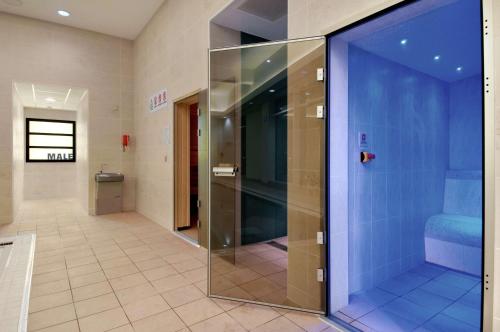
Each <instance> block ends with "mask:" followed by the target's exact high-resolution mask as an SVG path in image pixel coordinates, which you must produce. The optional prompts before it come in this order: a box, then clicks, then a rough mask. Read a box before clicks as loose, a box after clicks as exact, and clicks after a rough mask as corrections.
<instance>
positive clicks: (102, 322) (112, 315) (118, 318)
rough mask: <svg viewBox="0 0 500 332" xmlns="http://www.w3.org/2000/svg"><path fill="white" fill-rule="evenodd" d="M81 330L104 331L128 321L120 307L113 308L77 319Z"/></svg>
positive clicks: (84, 331) (83, 331) (88, 331)
mask: <svg viewBox="0 0 500 332" xmlns="http://www.w3.org/2000/svg"><path fill="white" fill-rule="evenodd" d="M78 322H79V324H80V331H81V332H104V331H108V330H111V329H113V328H116V327H120V326H124V325H127V324H128V323H129V321H128V319H127V316H126V315H125V312H124V311H123V309H122V308H115V309H111V310H107V311H104V312H100V313H98V314H95V315H91V316H87V317H84V318H81V319H78Z"/></svg>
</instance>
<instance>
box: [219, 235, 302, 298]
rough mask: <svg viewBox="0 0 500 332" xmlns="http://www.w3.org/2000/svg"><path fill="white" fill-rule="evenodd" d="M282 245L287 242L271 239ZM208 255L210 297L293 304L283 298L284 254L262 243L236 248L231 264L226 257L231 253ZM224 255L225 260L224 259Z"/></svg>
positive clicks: (285, 276)
mask: <svg viewBox="0 0 500 332" xmlns="http://www.w3.org/2000/svg"><path fill="white" fill-rule="evenodd" d="M275 242H277V243H279V244H281V245H284V246H286V245H287V239H286V237H284V238H279V239H275ZM229 252H230V253H229V254H224V252H223V251H220V252H218V253H217V252H216V253H215V254H212V278H211V281H212V291H213V293H214V294H217V295H221V296H225V297H230V298H242V299H246V300H252V301H258V302H266V303H274V304H279V305H287V306H294V307H296V306H297V305H296V304H294V303H293V302H291V301H290V300H289V299H287V290H286V287H287V267H288V254H287V251H285V250H283V249H279V248H277V247H275V246H272V245H270V244H268V243H267V241H266V242H262V243H256V244H251V245H245V246H241V247H239V248H237V249H236V254H235V262H236V264H233V263H232V261H233V259H232V258H231V257H228V256H232V253H233V251H231V250H230V251H229ZM225 256H226V258H224V257H225Z"/></svg>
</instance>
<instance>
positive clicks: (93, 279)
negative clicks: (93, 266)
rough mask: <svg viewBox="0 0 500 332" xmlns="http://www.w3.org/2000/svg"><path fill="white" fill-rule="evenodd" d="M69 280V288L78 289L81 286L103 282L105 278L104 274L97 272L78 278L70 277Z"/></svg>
mask: <svg viewBox="0 0 500 332" xmlns="http://www.w3.org/2000/svg"><path fill="white" fill-rule="evenodd" d="M69 280H70V283H71V288H78V287H82V286H87V285H91V284H95V283H98V282H101V281H105V280H106V276H105V275H104V273H102V271H99V272H94V273H90V274H85V275H82V276H78V277H72V278H70V279H69Z"/></svg>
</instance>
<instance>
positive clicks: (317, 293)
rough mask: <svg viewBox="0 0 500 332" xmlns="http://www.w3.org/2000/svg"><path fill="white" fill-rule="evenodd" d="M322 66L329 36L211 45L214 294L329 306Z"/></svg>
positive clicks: (211, 275) (211, 291) (320, 309)
mask: <svg viewBox="0 0 500 332" xmlns="http://www.w3.org/2000/svg"><path fill="white" fill-rule="evenodd" d="M324 65H325V41H324V38H311V39H303V40H295V41H287V42H278V43H268V44H255V45H247V46H243V47H237V48H227V49H217V50H212V51H210V87H209V100H210V101H209V128H210V134H209V136H210V143H209V147H210V151H209V156H210V162H209V165H210V183H209V194H210V211H209V217H210V221H209V228H210V229H209V240H210V243H209V295H210V296H213V297H220V298H227V299H232V300H241V301H247V302H256V303H264V304H269V305H274V306H282V307H287V308H296V309H300V310H305V311H312V312H319V313H323V312H325V305H326V304H325V292H326V291H325V290H326V287H325V271H324V270H325V245H324V244H323V243H324V242H325V241H324V240H323V238H324V231H325V228H324V205H325V199H324V196H325V194H324V191H325V187H324V186H325V185H324V184H325V179H324V153H325V147H324V144H325V140H324V132H325V130H324V126H325V119H324V118H325V114H324V106H325V82H324V81H323V70H324V69H323V68H324Z"/></svg>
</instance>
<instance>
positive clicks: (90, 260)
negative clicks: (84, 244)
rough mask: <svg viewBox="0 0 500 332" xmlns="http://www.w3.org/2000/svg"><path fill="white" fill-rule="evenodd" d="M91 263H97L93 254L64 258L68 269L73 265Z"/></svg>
mask: <svg viewBox="0 0 500 332" xmlns="http://www.w3.org/2000/svg"><path fill="white" fill-rule="evenodd" d="M92 263H97V259H96V258H95V256H86V257H79V258H72V259H67V258H66V265H68V268H70V269H71V268H73V267H77V266H82V265H88V264H92Z"/></svg>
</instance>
